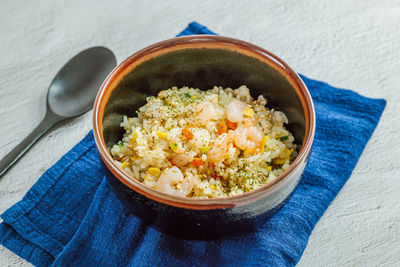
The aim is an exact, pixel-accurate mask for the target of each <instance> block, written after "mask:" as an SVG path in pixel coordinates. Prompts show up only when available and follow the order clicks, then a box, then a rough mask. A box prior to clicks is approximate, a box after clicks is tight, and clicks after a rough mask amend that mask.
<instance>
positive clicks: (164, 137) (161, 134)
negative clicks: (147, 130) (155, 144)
mask: <svg viewBox="0 0 400 267" xmlns="http://www.w3.org/2000/svg"><path fill="white" fill-rule="evenodd" d="M156 134H157V136H158V137H159V138H161V139H164V140H167V138H168V133H165V132H161V131H157V132H156Z"/></svg>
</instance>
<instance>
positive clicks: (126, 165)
mask: <svg viewBox="0 0 400 267" xmlns="http://www.w3.org/2000/svg"><path fill="white" fill-rule="evenodd" d="M128 166H129V163H128V162H127V161H124V162H122V165H121V168H122V169H123V168H126V167H128Z"/></svg>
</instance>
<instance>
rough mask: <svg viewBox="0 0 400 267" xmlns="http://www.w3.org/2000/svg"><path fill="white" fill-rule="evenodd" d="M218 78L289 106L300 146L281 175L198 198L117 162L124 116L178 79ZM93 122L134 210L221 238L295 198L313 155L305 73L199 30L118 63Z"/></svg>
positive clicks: (202, 83) (173, 230)
mask: <svg viewBox="0 0 400 267" xmlns="http://www.w3.org/2000/svg"><path fill="white" fill-rule="evenodd" d="M214 85H217V86H222V87H231V88H237V87H239V86H240V85H247V86H248V87H249V88H250V93H251V94H252V96H253V97H257V96H258V95H260V94H262V95H264V96H265V97H266V98H267V100H268V104H267V105H268V107H269V108H275V109H276V110H281V111H283V112H285V114H286V115H287V117H288V119H289V125H288V128H289V130H290V131H291V132H292V133H293V135H294V137H295V142H296V143H297V144H298V145H300V147H301V148H300V150H299V151H298V156H297V157H296V159H295V160H294V161H293V163H292V164H291V166H290V167H289V168H288V169H287V170H286V171H285V172H284V173H283V174H282V175H280V176H279V177H277V178H276V179H275V180H274V181H272V182H270V183H268V184H266V185H264V186H262V187H260V188H258V189H256V190H254V191H251V192H248V193H245V194H242V195H238V196H234V197H229V198H217V199H191V198H183V197H176V196H171V195H167V194H164V193H161V192H159V191H156V190H154V189H152V188H149V187H147V186H145V185H144V184H142V183H140V182H138V181H137V180H136V179H134V178H132V177H130V176H129V175H128V174H127V173H126V172H124V171H123V170H122V169H121V168H120V167H118V165H117V164H115V163H114V161H113V159H112V157H111V155H110V153H109V150H110V148H111V147H112V145H113V144H115V143H116V142H117V141H118V140H120V139H121V138H122V135H123V129H122V128H121V127H120V126H119V125H120V123H121V121H122V116H123V115H127V116H135V115H136V114H135V111H136V110H137V109H138V108H139V107H140V106H142V105H144V104H145V103H146V97H148V96H151V95H157V94H158V92H159V91H160V90H163V89H167V88H170V87H172V86H178V87H181V86H189V87H194V88H199V89H202V90H207V89H211V88H213V86H214ZM93 123H94V136H95V140H96V145H97V148H98V150H99V153H100V156H101V157H102V159H103V161H104V163H105V166H107V168H108V169H109V170H110V171H111V172H112V173H113V174H114V176H112V175H109V177H108V182H109V183H110V184H111V185H112V188H113V189H114V191H115V193H116V194H117V196H118V197H119V199H120V200H121V201H122V202H123V203H124V204H125V205H126V207H127V208H129V210H130V211H131V212H132V213H133V214H135V215H136V216H139V217H140V218H142V219H143V220H144V221H146V222H148V223H150V224H152V225H153V226H154V227H156V228H157V229H159V230H161V231H163V232H166V233H170V234H173V235H176V236H180V237H185V238H194V239H214V238H219V237H221V236H225V235H229V234H236V233H241V232H243V231H246V232H247V231H252V230H254V229H255V228H257V225H259V224H261V223H263V222H265V221H266V220H267V219H268V218H269V217H270V216H271V215H273V214H274V213H275V212H276V211H277V210H278V209H279V208H280V207H281V206H282V205H283V204H284V203H285V201H286V200H288V198H289V197H290V196H291V194H292V192H293V190H294V189H295V187H296V185H297V184H298V181H299V180H300V177H301V175H302V173H303V170H304V168H305V166H306V163H307V160H308V155H309V153H310V150H311V146H312V142H313V139H314V131H315V111H314V106H313V103H312V99H311V96H310V94H309V92H308V90H307V88H306V86H305V85H304V83H303V81H302V80H301V78H300V77H299V76H298V75H297V74H296V73H295V72H294V71H293V70H292V69H291V68H290V67H289V66H288V65H287V64H286V63H285V62H283V61H282V60H281V59H280V58H278V57H277V56H275V55H273V54H272V53H270V52H268V51H266V50H264V49H262V48H260V47H257V46H255V45H252V44H249V43H246V42H243V41H240V40H236V39H232V38H227V37H221V36H212V35H196V36H187V37H179V38H173V39H170V40H166V41H162V42H159V43H156V44H154V45H151V46H149V47H147V48H144V49H142V50H140V51H139V52H137V53H135V54H133V55H132V56H130V57H129V58H127V59H126V60H125V61H123V62H122V63H121V64H119V65H118V66H117V67H116V68H115V69H114V70H113V71H112V72H111V73H110V75H109V76H108V77H107V79H106V80H105V81H104V83H103V85H102V86H101V88H100V91H99V93H98V95H97V98H96V102H95V105H94V112H93Z"/></svg>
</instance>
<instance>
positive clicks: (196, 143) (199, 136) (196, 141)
mask: <svg viewBox="0 0 400 267" xmlns="http://www.w3.org/2000/svg"><path fill="white" fill-rule="evenodd" d="M191 131H192V133H193V138H192V139H191V140H190V141H189V143H190V144H191V145H192V146H193V147H195V148H203V147H207V146H208V144H209V142H210V139H211V135H210V133H209V132H208V131H207V129H204V128H192V129H191Z"/></svg>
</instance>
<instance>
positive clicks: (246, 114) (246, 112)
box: [243, 107, 254, 118]
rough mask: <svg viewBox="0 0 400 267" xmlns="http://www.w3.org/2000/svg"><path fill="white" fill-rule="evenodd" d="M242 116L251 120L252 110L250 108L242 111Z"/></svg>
mask: <svg viewBox="0 0 400 267" xmlns="http://www.w3.org/2000/svg"><path fill="white" fill-rule="evenodd" d="M243 116H245V117H250V118H252V117H253V116H254V110H253V109H252V108H250V107H246V109H245V110H243Z"/></svg>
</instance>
